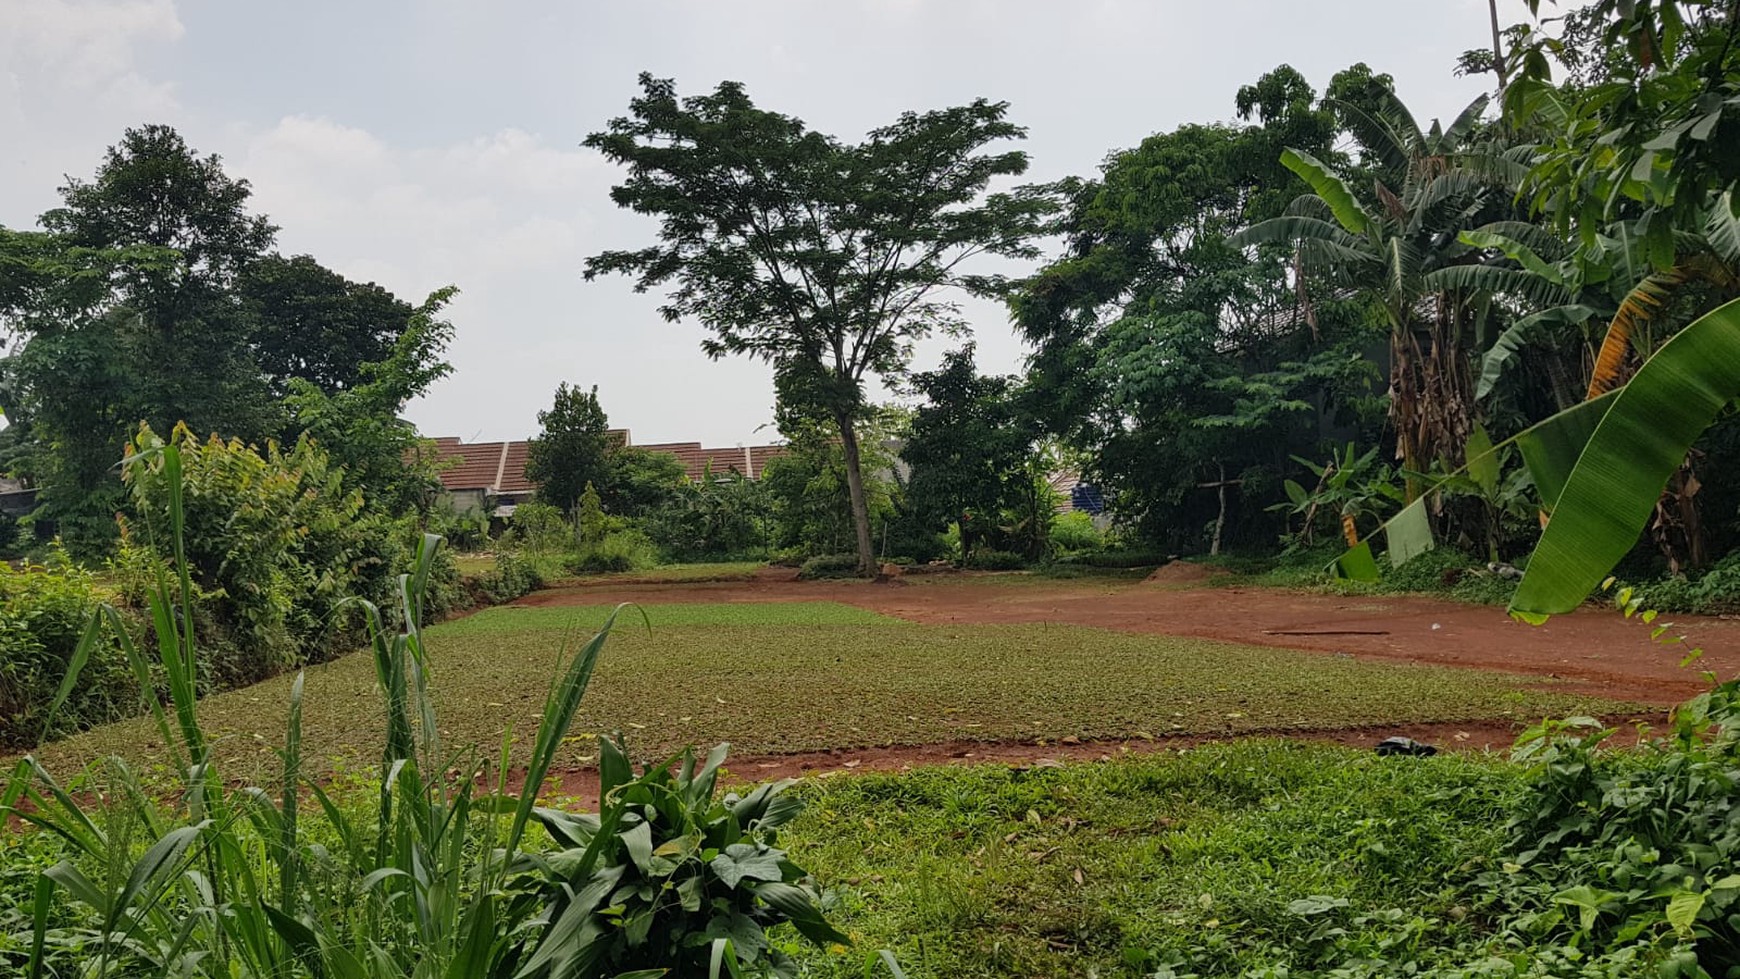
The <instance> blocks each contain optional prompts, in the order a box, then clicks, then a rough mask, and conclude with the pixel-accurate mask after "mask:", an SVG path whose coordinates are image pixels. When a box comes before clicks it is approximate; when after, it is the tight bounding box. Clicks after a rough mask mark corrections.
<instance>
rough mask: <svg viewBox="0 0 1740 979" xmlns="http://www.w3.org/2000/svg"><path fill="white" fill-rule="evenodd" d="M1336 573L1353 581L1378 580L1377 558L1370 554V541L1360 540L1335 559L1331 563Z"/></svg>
mask: <svg viewBox="0 0 1740 979" xmlns="http://www.w3.org/2000/svg"><path fill="white" fill-rule="evenodd" d="M1331 567H1332V568H1333V569H1334V571H1335V573H1336V575H1338V576H1339V577H1342V578H1351V579H1352V580H1354V581H1376V580H1378V567H1377V559H1376V558H1374V557H1372V556H1371V541H1370V540H1362V541H1360V542H1359V543H1358V544H1356V545H1354V546H1353V547H1351V548H1349V549H1348V551H1347V553H1345V554H1343V555H1341V556H1340V557H1338V558H1336V559H1335V563H1334V564H1333V565H1331Z"/></svg>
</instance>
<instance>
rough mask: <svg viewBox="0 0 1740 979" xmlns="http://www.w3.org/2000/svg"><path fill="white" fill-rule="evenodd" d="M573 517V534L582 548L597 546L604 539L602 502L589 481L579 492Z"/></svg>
mask: <svg viewBox="0 0 1740 979" xmlns="http://www.w3.org/2000/svg"><path fill="white" fill-rule="evenodd" d="M576 511H577V512H576V514H575V517H574V528H575V532H576V534H575V536H576V537H577V538H578V539H579V541H580V547H581V548H582V549H585V548H589V547H597V546H598V545H599V544H600V543H602V542H603V540H604V534H605V532H606V530H607V527H606V524H605V520H604V504H603V503H601V502H600V501H599V499H598V490H596V489H594V488H593V486H592V484H591V483H587V484H586V489H585V491H584V492H582V493H581V494H580V503H579V506H578V507H577V508H576Z"/></svg>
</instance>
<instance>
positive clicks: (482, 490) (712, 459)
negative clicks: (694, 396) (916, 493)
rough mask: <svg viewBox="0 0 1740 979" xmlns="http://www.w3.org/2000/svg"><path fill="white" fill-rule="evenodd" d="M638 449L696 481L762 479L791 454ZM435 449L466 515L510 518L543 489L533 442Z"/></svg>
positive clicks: (624, 436) (620, 437) (761, 448)
mask: <svg viewBox="0 0 1740 979" xmlns="http://www.w3.org/2000/svg"><path fill="white" fill-rule="evenodd" d="M609 434H610V437H611V438H612V439H613V440H614V441H615V442H616V443H617V444H618V445H634V443H633V441H632V440H631V439H630V436H629V432H628V429H626V428H614V429H611V430H610V433H609ZM635 447H636V448H640V449H645V450H647V451H648V452H662V453H665V454H666V455H670V456H674V457H676V459H677V461H678V462H681V463H682V464H683V472H684V473H685V474H686V475H687V476H688V477H689V479H690V480H691V481H694V482H699V481H700V480H701V478H702V476H703V475H704V474H706V473H709V472H711V473H712V474H713V475H714V476H720V475H723V474H725V473H729V472H737V473H742V474H743V475H744V476H747V477H748V478H750V479H760V478H761V474H762V472H763V471H764V470H765V469H766V468H767V464H768V463H769V462H771V461H772V460H774V459H777V458H778V457H780V456H782V455H785V454H786V452H788V451H789V450H788V449H787V448H786V447H785V446H783V445H740V446H733V447H731V448H712V449H710V448H706V447H705V446H703V445H702V444H701V443H699V442H655V443H651V444H647V445H640V446H635ZM431 448H432V449H433V451H434V453H435V459H436V464H437V465H438V466H439V467H440V478H441V487H442V489H444V490H445V491H446V493H447V496H448V498H449V499H450V500H451V501H452V504H453V508H454V509H455V510H457V511H459V512H461V513H475V512H477V511H480V510H483V509H484V508H485V507H486V506H489V507H490V512H491V513H492V514H494V515H496V516H508V515H510V514H512V513H513V507H515V506H517V505H518V504H520V503H523V502H525V501H526V500H529V499H531V497H532V495H533V494H534V493H536V492H537V489H538V488H537V486H536V485H535V484H533V482H532V481H531V480H530V479H527V478H526V461H527V459H528V458H529V457H530V454H531V442H529V441H526V440H521V441H518V442H463V441H461V440H459V439H457V438H451V437H445V438H437V439H434V440H432V442H431ZM492 501H493V503H492Z"/></svg>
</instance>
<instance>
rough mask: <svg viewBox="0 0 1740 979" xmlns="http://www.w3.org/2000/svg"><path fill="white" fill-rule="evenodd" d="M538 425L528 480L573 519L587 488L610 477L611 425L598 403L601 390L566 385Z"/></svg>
mask: <svg viewBox="0 0 1740 979" xmlns="http://www.w3.org/2000/svg"><path fill="white" fill-rule="evenodd" d="M538 425H539V429H540V430H539V433H538V437H537V438H535V439H533V440H532V444H531V447H530V451H529V453H528V457H527V459H526V478H527V479H529V480H531V481H532V482H533V483H535V484H536V485H537V487H538V495H539V496H540V497H542V498H543V499H544V501H545V502H546V503H549V504H550V505H552V506H555V507H557V508H558V509H560V510H561V511H562V512H563V513H567V514H570V515H572V514H573V512H574V507H575V505H576V504H578V503H579V502H580V495H581V494H582V493H583V492H585V490H586V485H587V484H588V483H603V482H605V481H606V477H607V476H608V470H607V468H606V459H607V456H608V455H609V452H610V435H609V430H610V420H609V419H608V418H607V417H605V414H604V408H603V407H602V406H601V405H599V403H598V387H597V386H596V385H594V386H593V388H592V390H591V391H582V390H581V389H580V388H578V387H570V386H569V385H568V382H566V381H564V382H562V383H561V384H560V385H558V386H557V387H556V398H555V402H554V404H552V405H551V406H550V410H548V411H540V412H538Z"/></svg>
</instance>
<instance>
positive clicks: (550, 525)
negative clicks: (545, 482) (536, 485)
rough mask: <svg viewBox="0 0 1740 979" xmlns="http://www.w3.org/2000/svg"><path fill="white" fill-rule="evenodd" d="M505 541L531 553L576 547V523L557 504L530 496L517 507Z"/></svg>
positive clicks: (510, 519)
mask: <svg viewBox="0 0 1740 979" xmlns="http://www.w3.org/2000/svg"><path fill="white" fill-rule="evenodd" d="M503 543H504V544H505V545H507V546H509V547H515V548H519V549H521V550H524V551H526V552H527V553H530V554H538V555H543V554H560V553H563V552H565V551H569V550H572V549H573V548H574V543H575V534H574V525H573V524H571V523H569V522H568V518H567V516H566V515H564V514H563V513H562V511H561V510H560V509H558V508H557V507H555V506H554V505H553V504H550V503H546V502H544V501H543V500H541V499H539V500H527V501H526V502H524V503H521V504H519V505H517V506H515V507H514V512H513V516H511V517H509V518H508V529H507V534H505V535H504V536H503Z"/></svg>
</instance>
